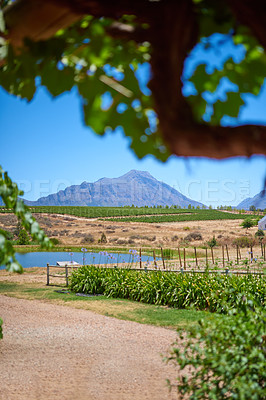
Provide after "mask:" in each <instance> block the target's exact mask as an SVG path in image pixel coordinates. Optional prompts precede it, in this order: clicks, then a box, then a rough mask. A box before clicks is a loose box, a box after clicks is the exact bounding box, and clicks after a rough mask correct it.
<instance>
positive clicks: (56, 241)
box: [50, 238, 60, 246]
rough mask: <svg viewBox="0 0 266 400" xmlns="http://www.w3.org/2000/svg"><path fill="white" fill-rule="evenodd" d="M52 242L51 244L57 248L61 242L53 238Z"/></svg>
mask: <svg viewBox="0 0 266 400" xmlns="http://www.w3.org/2000/svg"><path fill="white" fill-rule="evenodd" d="M50 241H51V243H52V244H53V245H55V246H56V245H57V244H59V243H60V242H59V240H58V239H57V238H51V239H50Z"/></svg>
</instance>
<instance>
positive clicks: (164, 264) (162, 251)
mask: <svg viewBox="0 0 266 400" xmlns="http://www.w3.org/2000/svg"><path fill="white" fill-rule="evenodd" d="M161 255H162V260H163V269H165V263H164V257H163V248H162V247H161Z"/></svg>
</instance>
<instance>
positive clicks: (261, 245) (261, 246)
mask: <svg viewBox="0 0 266 400" xmlns="http://www.w3.org/2000/svg"><path fill="white" fill-rule="evenodd" d="M260 248H261V257H263V244H262V242H260Z"/></svg>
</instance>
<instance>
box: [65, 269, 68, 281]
mask: <svg viewBox="0 0 266 400" xmlns="http://www.w3.org/2000/svg"><path fill="white" fill-rule="evenodd" d="M65 269H66V286H68V266H67V265H66V266H65Z"/></svg>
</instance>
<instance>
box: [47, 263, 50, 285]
mask: <svg viewBox="0 0 266 400" xmlns="http://www.w3.org/2000/svg"><path fill="white" fill-rule="evenodd" d="M49 272H50V265H49V264H47V286H49V283H50V281H49V276H50V275H49Z"/></svg>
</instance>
